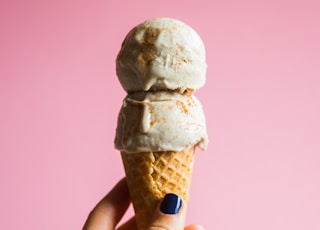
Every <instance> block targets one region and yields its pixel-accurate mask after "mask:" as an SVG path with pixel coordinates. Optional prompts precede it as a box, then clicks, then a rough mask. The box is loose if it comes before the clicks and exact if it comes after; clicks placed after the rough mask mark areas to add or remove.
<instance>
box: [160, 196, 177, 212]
mask: <svg viewBox="0 0 320 230" xmlns="http://www.w3.org/2000/svg"><path fill="white" fill-rule="evenodd" d="M181 205H182V199H181V198H180V197H179V196H177V195H176V194H173V193H168V194H167V195H166V196H165V197H164V199H163V201H162V203H161V205H160V211H161V212H163V213H164V214H177V213H178V212H179V210H180V208H181Z"/></svg>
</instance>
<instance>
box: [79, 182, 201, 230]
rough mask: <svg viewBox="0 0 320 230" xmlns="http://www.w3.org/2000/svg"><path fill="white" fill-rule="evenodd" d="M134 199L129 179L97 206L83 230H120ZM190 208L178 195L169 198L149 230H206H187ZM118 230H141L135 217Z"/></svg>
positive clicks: (193, 228)
mask: <svg viewBox="0 0 320 230" xmlns="http://www.w3.org/2000/svg"><path fill="white" fill-rule="evenodd" d="M129 204H130V196H129V191H128V187H127V183H126V180H125V178H124V179H122V180H120V181H119V182H118V184H117V185H116V186H115V187H114V188H113V189H112V190H111V191H110V192H109V193H108V194H107V195H106V196H105V197H104V198H103V199H102V200H101V201H100V202H99V203H98V204H97V205H96V207H95V208H94V209H93V210H92V212H91V213H90V214H89V216H88V219H87V221H86V223H85V225H84V227H83V230H113V229H116V227H117V225H118V223H119V221H120V220H121V218H122V216H123V215H124V213H125V212H126V210H127V209H128V207H129ZM185 212H186V208H185V206H184V205H183V204H182V200H181V199H180V198H179V197H178V196H176V195H174V194H170V195H167V196H166V197H165V198H164V199H163V201H162V202H161V204H159V207H158V209H157V210H156V211H155V213H154V216H153V217H150V218H152V221H151V224H150V227H149V228H148V229H146V230H182V229H184V230H204V229H203V228H202V227H201V226H200V225H189V226H187V227H185V228H184V226H183V225H184V218H185ZM117 230H137V226H136V223H135V219H134V217H132V218H131V219H130V220H128V221H127V222H126V223H124V224H123V225H121V226H119V227H118V228H117Z"/></svg>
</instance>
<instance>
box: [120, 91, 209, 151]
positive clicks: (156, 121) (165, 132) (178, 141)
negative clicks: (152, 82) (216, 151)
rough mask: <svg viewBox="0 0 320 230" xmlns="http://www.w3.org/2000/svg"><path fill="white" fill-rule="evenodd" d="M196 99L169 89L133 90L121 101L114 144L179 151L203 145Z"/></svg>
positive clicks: (201, 118) (129, 148)
mask: <svg viewBox="0 0 320 230" xmlns="http://www.w3.org/2000/svg"><path fill="white" fill-rule="evenodd" d="M207 139H208V138H207V132H206V124H205V117H204V113H203V110H202V106H201V104H200V102H199V100H198V99H197V98H196V97H195V96H193V95H192V94H190V95H182V94H180V93H176V92H171V91H159V92H148V93H144V92H141V93H135V94H130V95H128V96H127V97H126V98H125V100H124V101H123V105H122V108H121V110H120V113H119V118H118V125H117V132H116V139H115V145H116V148H117V149H119V150H122V151H126V152H148V151H152V152H159V151H182V150H183V149H186V148H187V147H189V146H199V147H200V148H202V149H205V148H206V146H207Z"/></svg>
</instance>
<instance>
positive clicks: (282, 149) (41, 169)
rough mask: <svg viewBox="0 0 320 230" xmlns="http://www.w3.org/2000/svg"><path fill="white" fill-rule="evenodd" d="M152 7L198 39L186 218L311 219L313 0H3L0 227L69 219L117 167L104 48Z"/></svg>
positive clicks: (116, 100) (317, 7)
mask: <svg viewBox="0 0 320 230" xmlns="http://www.w3.org/2000/svg"><path fill="white" fill-rule="evenodd" d="M158 16H166V17H174V18H177V19H180V20H182V21H185V22H186V23H187V24H189V25H191V26H192V27H194V28H195V29H196V30H197V31H198V32H199V34H200V35H201V36H202V38H203V40H204V42H205V43H206V47H207V60H208V66H209V68H208V74H207V84H206V86H205V87H204V88H202V89H201V90H199V91H197V92H196V95H197V97H198V98H199V99H200V100H201V102H202V104H203V106H204V109H205V112H206V116H207V125H208V132H209V135H210V143H209V148H208V150H207V151H205V152H201V151H200V150H198V151H197V160H196V165H195V168H194V179H193V182H192V188H191V195H192V197H191V201H190V206H189V212H188V220H187V222H188V223H201V224H203V225H204V226H205V227H206V228H207V229H213V230H234V229H238V230H257V229H259V230H271V229H273V230H283V229H290V230H298V229H299V230H319V229H320V196H319V194H320V144H319V143H320V141H319V136H320V131H319V130H320V122H319V118H320V102H319V99H320V91H319V85H320V42H319V41H320V26H319V22H320V4H319V1H316V0H314V1H311V0H300V1H299V0H297V1H289V0H288V1H285V0H280V1H279V0H271V1H255V0H251V1H247V0H246V1H236V0H234V1H230V0H227V1H210V0H207V1H189V0H184V1H172V0H162V1H150V0H149V1H145V0H139V1H129V0H128V1H124V0H105V1H97V0H92V1H83V0H81V1H79V0H67V1H66V0H63V1H62V0H55V1H43V0H30V1H22V0H20V1H18V0H12V1H9V0H3V1H1V3H0V28H1V31H0V40H1V42H0V63H1V64H0V109H1V112H0V118H1V119H0V122H1V124H0V154H1V155H0V164H1V165H0V186H1V192H0V194H1V196H0V207H1V208H0V223H1V229H28V230H34V229H49V230H50V229H52V230H53V229H55V230H56V229H80V228H81V226H82V224H83V222H84V221H85V219H86V217H87V215H88V213H89V211H90V210H91V208H92V207H93V206H94V204H95V203H96V202H97V201H98V200H99V199H100V198H101V197H102V196H103V195H104V194H105V193H107V191H109V189H110V188H111V187H112V186H113V184H115V183H116V182H117V181H118V180H119V179H120V178H121V177H123V175H124V172H123V169H122V164H121V159H120V156H119V153H118V151H117V150H115V149H114V147H113V139H114V134H115V127H116V119H117V114H118V110H119V108H120V105H121V101H122V99H123V97H124V96H125V93H124V91H123V90H122V88H121V86H120V84H119V83H118V80H117V78H116V75H115V62H114V60H115V57H116V55H117V52H118V51H119V48H120V45H121V42H122V40H123V38H124V36H125V35H126V33H127V32H128V31H129V30H130V29H131V28H132V27H133V26H135V25H136V24H138V23H140V22H142V21H144V20H146V19H149V18H152V17H158ZM130 212H132V210H131V211H130ZM129 215H130V214H129ZM129 215H127V216H126V218H128V216H129Z"/></svg>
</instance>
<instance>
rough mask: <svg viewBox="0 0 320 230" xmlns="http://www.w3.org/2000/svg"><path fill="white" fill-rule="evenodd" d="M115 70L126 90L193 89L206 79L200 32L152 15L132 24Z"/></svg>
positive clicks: (203, 50) (181, 23)
mask: <svg viewBox="0 0 320 230" xmlns="http://www.w3.org/2000/svg"><path fill="white" fill-rule="evenodd" d="M116 64H117V67H116V71H117V75H118V78H119V80H120V83H121V84H122V87H123V88H124V89H125V90H126V91H127V92H137V91H148V90H150V89H170V90H180V91H181V92H183V91H184V90H185V89H191V90H196V89H198V88H200V87H202V86H203V85H204V83H205V79H206V69H207V64H206V61H205V48H204V45H203V42H202V40H201V38H200V36H199V35H198V34H197V33H196V32H195V31H194V30H193V29H192V28H191V27H189V26H187V25H186V24H184V23H183V22H180V21H178V20H175V19H169V18H155V19H151V20H148V21H145V22H144V23H142V24H140V25H138V26H136V27H135V28H133V29H132V30H131V31H130V32H129V33H128V35H127V36H126V38H125V40H124V41H123V43H122V47H121V50H120V52H119V54H118V57H117V60H116Z"/></svg>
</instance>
